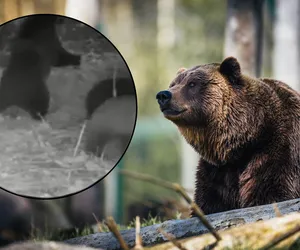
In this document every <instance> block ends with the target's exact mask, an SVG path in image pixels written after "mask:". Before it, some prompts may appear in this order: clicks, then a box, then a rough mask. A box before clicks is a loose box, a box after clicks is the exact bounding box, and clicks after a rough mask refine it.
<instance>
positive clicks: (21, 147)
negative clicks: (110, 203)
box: [0, 25, 128, 197]
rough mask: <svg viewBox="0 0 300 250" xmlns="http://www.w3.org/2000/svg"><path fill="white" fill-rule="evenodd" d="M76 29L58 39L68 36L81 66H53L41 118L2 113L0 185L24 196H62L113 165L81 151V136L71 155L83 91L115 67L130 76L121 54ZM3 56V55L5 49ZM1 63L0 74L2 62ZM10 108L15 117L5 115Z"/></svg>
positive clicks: (67, 44) (67, 43) (81, 117)
mask: <svg viewBox="0 0 300 250" xmlns="http://www.w3.org/2000/svg"><path fill="white" fill-rule="evenodd" d="M76 29H77V32H76ZM80 29H82V27H81V25H77V26H76V27H73V29H71V31H69V34H67V32H62V33H61V34H62V35H61V36H62V40H63V38H64V36H63V35H65V37H67V38H68V39H65V41H64V42H63V45H64V46H65V47H66V48H67V49H68V50H70V51H73V52H74V53H80V54H82V55H83V58H82V64H81V66H80V68H79V69H76V68H73V67H65V68H53V69H52V71H51V74H50V77H49V79H48V81H47V86H48V88H49V91H50V93H51V103H50V110H49V114H48V115H47V116H46V117H45V121H44V122H42V123H41V122H37V121H33V120H32V119H31V118H30V117H29V115H27V114H25V116H24V112H22V111H20V110H19V109H15V108H10V109H9V110H8V111H6V112H5V113H4V114H3V115H0V151H1V152H2V154H1V155H0V169H1V174H0V183H1V187H2V188H5V189H7V190H9V191H12V192H14V193H18V194H21V195H27V196H35V197H57V196H63V195H67V194H70V193H74V192H77V191H80V190H82V189H83V188H87V187H88V186H90V185H91V184H93V183H94V182H96V181H97V180H99V179H100V178H101V177H103V176H104V175H105V174H106V173H108V171H109V170H110V169H111V168H112V167H113V166H114V165H115V163H116V161H114V162H108V161H106V160H103V159H100V158H96V157H94V156H88V155H86V154H85V153H84V152H83V151H82V148H83V145H84V137H83V141H82V142H81V148H80V149H81V150H79V152H78V154H77V155H76V156H73V151H74V147H75V145H76V141H77V139H78V136H79V132H80V129H81V127H82V124H83V122H84V119H85V110H84V97H85V95H86V93H87V92H88V91H89V90H90V88H91V87H92V86H93V84H95V83H97V81H99V80H101V79H104V78H106V77H109V76H112V74H113V71H114V69H117V75H124V74H125V75H126V74H128V72H127V68H126V67H125V64H124V62H123V61H122V60H121V57H120V56H119V55H118V54H117V53H116V52H115V51H114V48H113V47H112V46H111V45H110V44H109V43H107V42H106V41H105V39H99V37H98V35H97V34H96V33H94V34H93V35H91V34H92V33H89V32H90V31H89V32H87V34H84V33H82V32H80V33H78V30H80ZM74 31H75V32H74ZM86 37H90V38H86ZM97 37H98V39H97ZM4 47H5V46H4ZM3 55H4V56H3ZM0 56H1V55H0ZM2 56H3V58H5V56H6V53H2ZM1 66H2V68H1V74H2V71H3V66H5V63H4V65H1ZM8 112H14V113H15V114H17V118H16V119H15V118H10V117H8V116H7V113H8Z"/></svg>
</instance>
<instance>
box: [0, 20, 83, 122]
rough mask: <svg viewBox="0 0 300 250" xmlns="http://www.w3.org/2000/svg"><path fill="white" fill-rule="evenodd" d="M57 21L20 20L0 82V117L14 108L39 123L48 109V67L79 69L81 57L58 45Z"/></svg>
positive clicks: (59, 43)
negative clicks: (21, 110) (17, 108)
mask: <svg viewBox="0 0 300 250" xmlns="http://www.w3.org/2000/svg"><path fill="white" fill-rule="evenodd" d="M59 17H60V16H57V15H48V14H37V15H31V16H27V17H23V18H22V19H24V20H23V22H22V23H21V25H20V28H19V30H18V32H17V35H16V37H15V38H14V39H13V40H12V41H11V42H10V50H11V56H10V60H9V62H8V66H7V67H6V69H5V70H4V72H3V75H2V77H1V80H0V113H2V112H4V111H5V110H6V109H7V108H9V107H11V106H16V107H19V108H21V109H23V110H25V111H26V112H28V113H29V114H30V115H31V117H32V118H33V119H35V120H41V119H42V118H43V117H44V116H46V115H47V113H48V109H49V105H50V93H49V90H48V87H47V85H46V81H47V79H48V77H49V74H50V71H51V68H52V66H56V67H64V66H70V65H73V66H79V65H80V63H81V56H80V55H73V54H71V53H69V52H67V51H66V50H65V49H64V48H63V47H62V45H61V42H60V40H59V37H58V34H57V32H56V26H57V22H58V19H59Z"/></svg>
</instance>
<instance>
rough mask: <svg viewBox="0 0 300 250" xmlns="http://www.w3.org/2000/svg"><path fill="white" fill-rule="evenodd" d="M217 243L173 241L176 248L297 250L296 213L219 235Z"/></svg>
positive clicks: (299, 222) (169, 247)
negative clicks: (219, 238)
mask: <svg viewBox="0 0 300 250" xmlns="http://www.w3.org/2000/svg"><path fill="white" fill-rule="evenodd" d="M219 234H220V236H221V240H220V241H218V242H217V243H216V240H215V238H214V237H213V236H212V235H211V234H204V235H201V236H194V237H191V238H187V239H184V240H177V241H176V244H177V245H179V247H180V249H188V250H199V249H214V250H224V249H226V250H231V249H252V250H256V249H257V250H258V249H259V250H267V249H275V248H276V249H281V250H288V249H289V250H290V249H299V247H300V213H293V214H289V215H285V216H284V217H278V218H273V219H270V220H268V221H259V222H255V223H250V224H246V225H242V226H239V227H235V228H231V229H228V230H225V231H222V232H219ZM145 249H149V250H178V248H177V247H176V246H175V245H174V243H171V242H168V243H163V244H159V245H155V246H153V247H147V248H145Z"/></svg>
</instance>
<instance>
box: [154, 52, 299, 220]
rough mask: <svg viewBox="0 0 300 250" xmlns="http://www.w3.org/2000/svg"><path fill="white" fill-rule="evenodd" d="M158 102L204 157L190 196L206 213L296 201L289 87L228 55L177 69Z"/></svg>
mask: <svg viewBox="0 0 300 250" xmlns="http://www.w3.org/2000/svg"><path fill="white" fill-rule="evenodd" d="M164 93H166V92H164ZM157 99H158V102H159V103H160V108H161V111H162V112H163V113H164V116H165V117H166V118H167V119H169V120H170V121H172V122H174V123H175V124H176V125H177V126H178V128H179V131H180V132H181V134H182V135H183V136H184V137H185V139H186V141H187V142H188V143H189V144H190V145H191V146H192V147H193V148H194V149H195V150H196V151H197V152H198V153H199V155H200V156H201V159H200V161H199V164H198V169H197V176H196V180H197V181H196V192H195V197H194V198H195V202H196V203H197V204H198V205H199V206H200V207H201V208H202V209H203V211H204V212H205V213H206V214H210V213H216V212H222V211H226V210H231V209H237V208H245V207H250V206H257V205H263V204H270V203H273V202H280V201H284V200H288V199H294V198H299V197H300V95H299V93H297V92H296V91H294V90H293V89H291V88H290V87H288V85H286V84H285V83H282V82H279V81H276V80H272V79H256V78H251V77H248V76H245V75H243V74H242V73H241V69H240V65H239V63H238V61H237V60H236V59H235V58H232V57H229V58H226V59H225V60H224V61H223V62H222V63H221V64H218V63H213V64H206V65H200V66H196V67H193V68H191V69H180V70H179V72H178V75H177V76H176V78H175V79H174V80H173V81H172V83H171V85H170V87H169V89H168V92H167V95H166V94H161V93H159V94H158V95H157Z"/></svg>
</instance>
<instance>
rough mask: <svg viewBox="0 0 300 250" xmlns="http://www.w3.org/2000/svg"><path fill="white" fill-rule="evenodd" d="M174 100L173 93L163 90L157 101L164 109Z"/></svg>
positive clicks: (159, 93) (158, 94) (157, 96)
mask: <svg viewBox="0 0 300 250" xmlns="http://www.w3.org/2000/svg"><path fill="white" fill-rule="evenodd" d="M171 98H172V93H171V92H170V91H168V90H163V91H160V92H158V93H157V95H156V99H157V102H158V104H159V105H160V106H161V107H163V106H166V105H167V104H168V103H169V102H170V100H171Z"/></svg>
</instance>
